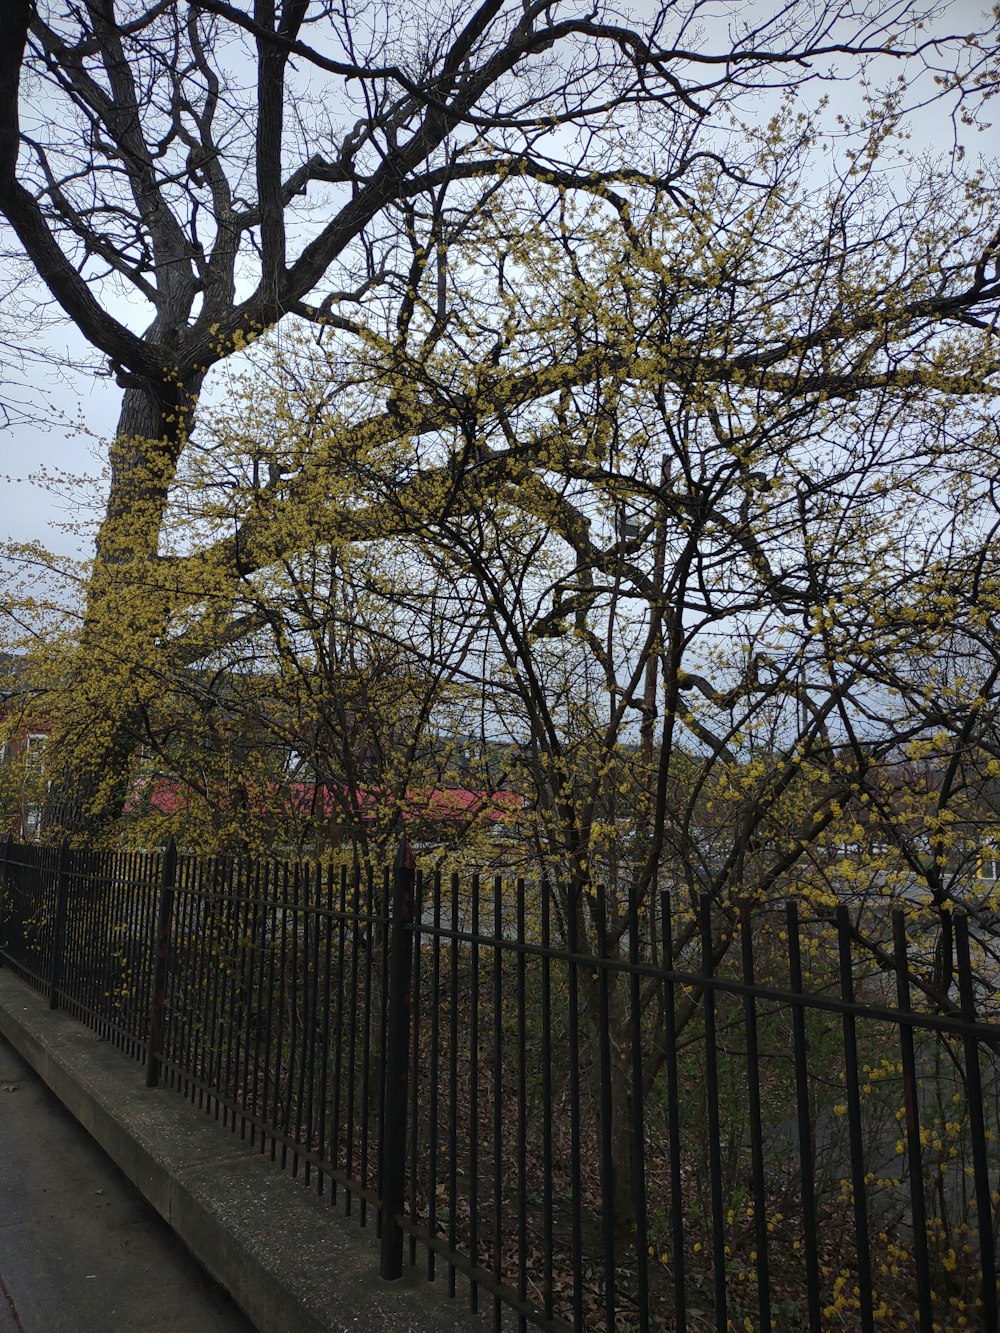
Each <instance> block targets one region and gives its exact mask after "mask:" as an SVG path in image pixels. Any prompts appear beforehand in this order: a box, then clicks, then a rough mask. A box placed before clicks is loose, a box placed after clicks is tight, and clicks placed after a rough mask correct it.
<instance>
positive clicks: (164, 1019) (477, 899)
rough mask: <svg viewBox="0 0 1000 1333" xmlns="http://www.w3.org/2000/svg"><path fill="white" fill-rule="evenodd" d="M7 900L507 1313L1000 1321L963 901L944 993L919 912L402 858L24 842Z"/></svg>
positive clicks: (994, 1123) (129, 1035)
mask: <svg viewBox="0 0 1000 1333" xmlns="http://www.w3.org/2000/svg"><path fill="white" fill-rule="evenodd" d="M0 889H2V896H0V961H2V963H3V965H4V966H7V967H10V968H11V969H12V970H13V971H14V972H16V973H17V974H18V975H19V976H20V977H22V978H23V979H24V980H25V981H27V982H28V983H29V984H31V985H32V986H34V987H35V988H37V989H38V990H39V991H40V992H41V993H43V994H44V995H46V996H47V997H48V998H49V1002H50V1004H52V1005H53V1006H59V1007H62V1008H65V1009H66V1010H67V1011H68V1012H69V1013H71V1014H72V1015H73V1016H74V1017H76V1018H78V1019H80V1020H81V1021H82V1022H85V1023H87V1024H89V1025H90V1026H91V1027H92V1028H93V1029H94V1030H96V1031H97V1032H98V1033H100V1034H101V1035H102V1036H103V1037H105V1038H107V1039H108V1040H109V1041H111V1042H114V1043H115V1044H116V1045H118V1046H119V1047H121V1049H122V1050H123V1051H124V1052H125V1053H126V1054H128V1055H129V1056H131V1057H132V1058H133V1059H135V1060H136V1061H139V1062H141V1063H142V1064H143V1065H144V1066H145V1069H146V1079H147V1083H149V1084H151V1085H152V1084H156V1083H163V1084H165V1085H167V1086H169V1087H171V1088H173V1089H175V1090H176V1091H177V1092H178V1093H180V1094H181V1095H183V1096H185V1097H187V1098H188V1099H190V1100H191V1101H193V1102H195V1103H197V1104H198V1105H199V1106H200V1107H202V1108H203V1109H204V1110H205V1111H206V1112H207V1113H209V1114H211V1115H213V1116H214V1117H215V1118H216V1119H218V1120H220V1121H221V1122H222V1123H223V1124H224V1125H226V1126H227V1127H228V1128H229V1129H230V1130H231V1131H232V1133H233V1134H234V1135H238V1136H239V1137H240V1138H241V1139H242V1140H244V1141H245V1142H246V1143H247V1146H248V1148H252V1149H253V1150H255V1151H257V1152H260V1153H265V1154H267V1155H268V1156H269V1157H270V1158H271V1160H272V1161H274V1162H276V1163H277V1164H279V1165H280V1167H281V1168H282V1169H284V1170H287V1171H288V1172H289V1173H290V1174H291V1175H293V1176H298V1177H300V1178H301V1179H302V1180H303V1182H304V1183H305V1184H307V1185H309V1186H310V1187H312V1188H314V1189H316V1190H317V1191H318V1192H319V1193H320V1194H321V1195H324V1196H325V1197H327V1198H328V1199H329V1202H330V1205H331V1206H332V1207H336V1208H339V1209H340V1210H342V1211H343V1212H344V1213H346V1214H353V1215H355V1216H356V1217H357V1218H358V1220H359V1222H360V1223H361V1225H362V1226H364V1225H366V1224H367V1223H368V1222H369V1221H372V1222H373V1223H374V1226H375V1228H376V1230H377V1231H378V1233H379V1234H380V1237H381V1259H380V1264H381V1271H382V1273H383V1275H384V1276H386V1277H389V1278H392V1277H396V1276H398V1275H399V1274H400V1272H401V1271H402V1268H403V1266H404V1265H405V1264H409V1265H411V1266H419V1267H421V1268H422V1269H423V1271H424V1272H425V1273H426V1275H427V1277H428V1278H430V1279H435V1280H439V1281H442V1282H443V1283H444V1284H445V1285H446V1287H447V1290H448V1291H449V1293H450V1294H452V1295H455V1294H456V1293H457V1292H458V1291H459V1289H460V1288H461V1289H462V1291H463V1293H464V1294H465V1295H466V1297H467V1298H468V1300H469V1301H470V1303H471V1306H472V1308H473V1309H482V1308H486V1309H490V1310H492V1314H493V1321H494V1325H495V1327H497V1328H498V1329H499V1328H501V1327H504V1328H506V1327H508V1326H513V1324H514V1323H516V1324H517V1325H518V1326H519V1327H526V1326H527V1325H529V1324H530V1325H532V1326H535V1327H540V1328H545V1329H552V1330H561V1329H580V1330H584V1329H587V1330H589V1329H606V1330H632V1329H636V1330H643V1331H648V1330H661V1329H664V1330H669V1329H682V1330H708V1329H716V1330H728V1329H733V1328H735V1329H738V1330H744V1329H745V1330H761V1331H762V1333H766V1331H768V1330H775V1331H776V1333H780V1331H781V1330H783V1329H789V1328H799V1327H801V1328H805V1329H809V1330H810V1333H819V1331H820V1330H825V1329H831V1328H844V1329H862V1330H874V1329H877V1328H894V1329H913V1330H919V1331H920V1333H932V1330H934V1329H950V1328H961V1327H969V1328H984V1329H996V1328H997V1254H996V1244H997V1226H996V1213H997V1210H998V1205H1000V1193H998V1190H1000V1023H998V1022H997V1021H995V1020H996V1019H997V1018H998V1017H1000V1005H998V1000H997V996H998V992H1000V975H994V973H993V971H992V970H991V958H990V955H989V951H986V952H984V951H983V950H982V949H981V947H980V945H979V944H978V943H977V941H975V940H970V936H969V931H968V928H967V922H966V919H965V917H964V915H963V914H961V913H957V914H955V916H954V919H953V922H949V929H950V930H951V932H952V937H951V938H950V941H949V947H950V948H951V951H952V966H951V969H950V975H949V976H948V977H947V978H946V982H945V984H944V986H943V987H942V985H941V984H940V967H939V968H938V971H937V972H932V970H931V969H930V961H931V960H933V959H935V958H936V959H937V960H938V962H940V957H941V947H942V941H941V939H940V937H939V936H937V935H935V934H934V933H933V932H932V931H931V930H930V927H929V925H928V923H927V922H926V921H921V920H919V919H912V920H910V921H909V922H908V921H906V920H904V917H903V915H902V914H901V913H899V912H896V913H894V914H893V915H892V916H891V918H890V919H885V914H884V913H883V919H882V921H881V922H880V923H879V922H878V921H877V919H876V925H875V931H876V935H875V937H874V943H873V942H872V941H873V936H872V935H871V933H870V932H869V933H867V934H866V935H865V938H864V941H863V942H862V939H861V936H860V934H859V930H858V923H857V918H856V916H852V915H851V914H850V913H849V912H848V909H847V906H846V905H840V906H839V907H837V908H836V909H834V910H833V911H832V912H831V911H829V910H827V911H825V912H823V913H817V912H816V911H812V912H811V914H809V913H807V912H806V910H805V909H804V908H800V907H799V906H797V905H796V904H795V903H788V904H784V905H780V906H779V907H769V908H767V909H765V908H763V907H761V908H759V909H754V910H751V908H750V907H749V906H748V905H746V904H744V905H743V906H742V907H741V908H739V909H737V910H734V911H732V912H730V913H728V914H726V913H721V912H719V911H718V910H717V909H716V908H714V907H713V905H712V904H711V903H710V902H709V901H708V900H707V899H703V900H701V901H700V902H699V903H694V904H692V903H691V902H690V901H689V899H688V898H687V896H685V897H684V898H683V901H682V900H681V899H678V900H677V901H672V900H671V896H670V894H667V893H663V894H661V895H660V896H659V897H658V898H657V899H656V901H655V902H651V903H638V902H634V901H631V902H630V901H628V896H627V894H626V895H625V897H624V899H619V897H617V896H616V895H615V894H613V893H611V892H610V891H608V890H604V889H600V888H593V889H591V888H589V887H586V886H582V885H576V886H569V887H555V886H551V885H547V884H545V883H527V882H526V881H525V880H523V879H518V880H514V881H513V882H508V881H507V880H505V879H502V878H499V877H496V878H494V877H490V878H485V877H481V876H479V875H472V876H469V877H468V878H467V879H460V878H459V877H458V876H457V875H452V876H442V875H441V874H439V873H430V874H426V875H422V874H421V873H420V871H419V869H417V868H416V867H415V866H414V864H413V856H412V852H410V851H409V849H408V847H406V846H405V844H404V845H403V846H402V847H401V849H400V855H399V856H398V857H397V860H396V864H395V865H394V866H393V867H392V868H391V869H390V868H387V869H385V870H376V869H374V868H371V867H360V866H357V865H347V864H336V863H330V864H324V865H318V864H312V863H292V862H285V861H278V860H273V861H254V862H248V861H240V860H233V859H226V858H212V857H194V856H188V855H185V854H183V853H180V854H179V853H177V851H176V849H175V848H174V847H173V845H172V844H171V845H170V846H169V847H168V848H167V849H166V850H165V852H164V853H163V854H162V855H161V854H149V853H139V852H124V851H118V852H102V853H92V852H84V851H76V850H72V849H70V848H69V847H68V845H64V846H63V847H61V848H49V847H38V846H16V845H14V844H13V843H12V842H10V841H8V842H7V844H6V845H5V846H4V847H3V848H2V849H0ZM879 931H880V932H881V933H880V934H879ZM862 944H863V946H864V947H862ZM933 978H936V981H935V982H934V984H932V980H931V979H933Z"/></svg>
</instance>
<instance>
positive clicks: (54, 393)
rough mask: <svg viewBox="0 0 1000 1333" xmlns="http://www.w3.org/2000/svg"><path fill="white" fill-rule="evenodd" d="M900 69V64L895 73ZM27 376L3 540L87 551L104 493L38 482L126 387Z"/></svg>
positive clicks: (108, 416) (948, 139) (936, 114)
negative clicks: (26, 415) (27, 415)
mask: <svg viewBox="0 0 1000 1333" xmlns="http://www.w3.org/2000/svg"><path fill="white" fill-rule="evenodd" d="M775 7H776V6H774V5H766V4H764V5H761V6H759V10H760V12H761V13H764V12H765V11H767V10H770V11H771V12H773V10H774V8H775ZM641 8H645V6H641ZM984 12H985V6H984V5H983V4H982V3H980V0H951V4H950V5H949V6H948V19H947V22H948V26H949V27H950V28H951V29H952V30H953V31H955V30H958V31H964V30H967V29H974V28H977V27H979V28H981V27H982V26H983V15H984ZM898 68H899V67H898V66H897V65H894V66H893V67H892V69H893V73H896V72H898ZM827 90H828V91H832V92H833V94H834V96H835V97H836V99H837V107H836V109H844V108H846V107H848V106H849V104H850V100H851V98H850V91H849V90H850V85H846V84H839V85H836V86H835V87H834V88H832V89H830V88H829V87H828V89H827ZM768 114H770V109H769V108H768V107H767V105H766V104H762V105H761V116H762V117H763V116H765V115H768ZM913 129H914V141H915V143H923V144H926V145H927V146H928V147H931V148H938V149H941V150H943V151H946V150H948V149H949V148H950V147H951V145H952V125H951V122H950V120H949V119H948V117H947V116H946V115H943V114H942V113H941V109H940V107H931V108H927V109H924V110H921V111H920V112H918V114H917V115H916V116H915V117H914V121H913ZM998 146H1000V144H998V142H997V139H996V137H995V135H993V134H989V135H987V136H986V137H985V138H984V137H983V136H979V137H978V138H974V139H973V140H972V141H971V142H970V143H969V147H970V149H972V150H974V151H977V152H979V153H985V154H986V155H993V154H994V153H995V152H996V150H997V147H998ZM127 322H129V323H133V322H134V321H131V320H128V321H127ZM43 342H44V344H47V345H48V346H49V347H50V348H51V349H52V350H53V351H55V353H56V354H57V356H59V357H60V358H67V357H68V358H69V359H74V358H75V359H81V358H82V357H83V356H84V355H85V354H86V350H87V349H86V348H85V345H84V344H83V342H82V339H81V338H80V337H79V335H78V334H76V332H75V330H74V329H73V327H72V326H71V325H69V324H68V323H63V324H60V323H56V324H55V325H53V326H51V327H49V329H48V330H47V333H46V335H45V338H44V340H42V339H40V340H39V341H38V342H37V343H36V346H38V348H39V351H42V350H43V346H42V344H43ZM2 355H3V353H2V350H0V357H2ZM25 377H26V379H27V382H28V384H29V386H30V401H31V408H32V412H33V415H34V416H35V417H36V418H39V424H23V423H19V424H18V423H15V424H14V425H13V426H11V427H8V428H7V429H0V540H3V539H4V538H6V539H8V540H10V541H15V542H27V541H31V540H40V541H42V542H43V543H44V544H45V545H47V546H49V547H50V548H52V549H54V550H55V551H57V552H59V553H65V554H71V553H74V552H76V551H79V550H81V549H83V550H86V549H87V546H86V540H85V538H86V531H87V530H88V529H87V528H86V525H87V523H88V520H91V519H93V518H95V517H96V508H95V498H96V499H99V488H96V487H95V486H94V485H90V486H88V487H87V488H86V492H85V491H83V490H81V489H77V488H74V487H72V486H58V485H57V486H56V487H55V489H54V490H53V488H52V487H46V486H45V485H44V484H42V483H41V482H40V480H39V477H38V474H39V473H41V472H48V473H50V474H60V473H62V474H67V475H68V476H70V477H74V476H81V475H82V476H89V477H91V478H95V477H99V476H100V473H101V471H102V468H103V452H102V444H103V442H104V441H106V440H107V439H108V438H109V437H110V435H111V434H112V433H113V430H114V426H115V421H116V419H117V415H118V409H119V405H120V398H121V392H120V390H119V389H118V387H117V386H116V385H115V383H114V382H113V381H112V380H110V379H108V378H106V377H101V376H95V375H94V374H93V373H90V374H82V373H76V374H72V375H60V374H56V373H54V372H53V371H52V369H51V367H46V365H45V363H44V359H43V357H39V358H38V359H37V360H36V361H35V362H34V364H32V365H31V366H29V367H28V368H27V370H26V372H25ZM12 378H14V379H15V380H16V379H17V375H16V368H15V367H12V366H10V365H7V366H4V365H3V363H2V361H0V380H2V381H3V382H4V383H9V382H10V380H11V379H12ZM21 396H23V395H21ZM80 419H83V420H85V422H86V431H85V432H81V431H80V430H79V429H78V428H77V425H76V424H75V423H76V422H77V421H78V420H80ZM87 493H89V494H87ZM81 523H82V524H84V526H85V531H84V533H83V534H81V533H80V531H79V525H80V524H81ZM67 524H68V525H70V527H71V528H72V529H76V531H66V530H64V527H63V525H67Z"/></svg>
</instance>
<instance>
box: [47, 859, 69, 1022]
mask: <svg viewBox="0 0 1000 1333" xmlns="http://www.w3.org/2000/svg"><path fill="white" fill-rule="evenodd" d="M68 906H69V838H63V840H62V842H61V843H60V845H59V863H58V867H57V869H56V918H55V927H54V929H53V932H52V957H51V959H50V960H49V963H50V966H49V1008H50V1009H57V1008H58V1007H59V987H60V986H61V985H62V961H63V960H62V954H63V941H64V939H65V938H66V911H67V908H68Z"/></svg>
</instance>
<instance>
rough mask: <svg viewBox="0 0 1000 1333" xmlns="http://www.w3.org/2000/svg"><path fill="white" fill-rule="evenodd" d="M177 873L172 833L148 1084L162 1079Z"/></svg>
mask: <svg viewBox="0 0 1000 1333" xmlns="http://www.w3.org/2000/svg"><path fill="white" fill-rule="evenodd" d="M176 876H177V844H176V843H175V842H174V839H173V837H171V839H170V841H169V842H168V843H167V845H166V847H165V848H164V851H163V864H162V866H161V869H160V905H159V908H158V910H157V914H156V934H155V936H154V937H153V959H152V962H153V967H152V972H153V1003H152V1006H151V1008H150V1011H149V1045H148V1047H147V1048H146V1087H147V1088H155V1087H156V1085H157V1083H158V1082H159V1081H160V1052H161V1051H162V1050H163V1006H164V1004H165V1002H166V998H167V960H168V958H169V956H170V924H171V921H172V919H173V914H174V880H175V879H176Z"/></svg>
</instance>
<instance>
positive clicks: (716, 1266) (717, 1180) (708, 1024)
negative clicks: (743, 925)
mask: <svg viewBox="0 0 1000 1333" xmlns="http://www.w3.org/2000/svg"><path fill="white" fill-rule="evenodd" d="M700 909H701V910H700V917H701V966H702V975H703V976H704V977H711V975H712V904H711V901H710V899H709V898H708V896H707V895H703V896H702V899H701V904H700ZM702 1008H703V1009H704V1014H705V1099H706V1102H707V1111H708V1169H709V1189H710V1193H711V1199H712V1269H713V1272H714V1275H715V1326H716V1328H717V1329H718V1330H719V1333H726V1329H727V1325H728V1320H727V1317H726V1306H727V1302H726V1219H725V1211H724V1203H723V1198H722V1124H721V1119H720V1114H719V1050H718V1041H717V1037H716V1014H715V991H714V990H713V989H712V987H711V986H705V987H704V988H703V990H702Z"/></svg>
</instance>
